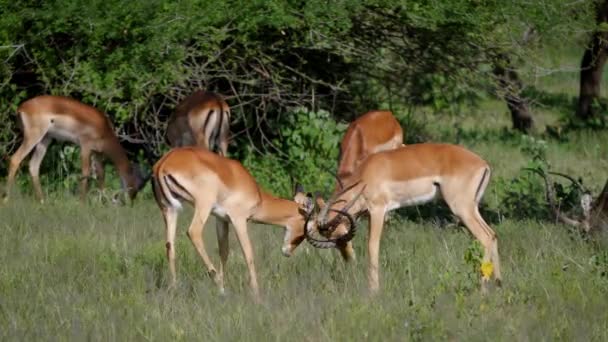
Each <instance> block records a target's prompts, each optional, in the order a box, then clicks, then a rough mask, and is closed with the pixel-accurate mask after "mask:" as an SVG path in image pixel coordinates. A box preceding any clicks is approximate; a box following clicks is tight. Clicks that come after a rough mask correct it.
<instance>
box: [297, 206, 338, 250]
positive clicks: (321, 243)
mask: <svg viewBox="0 0 608 342" xmlns="http://www.w3.org/2000/svg"><path fill="white" fill-rule="evenodd" d="M315 206H316V203H313V207H312V209H311V210H310V211H309V212H308V214H307V215H306V220H305V221H304V236H305V237H306V241H308V243H310V244H311V245H313V247H316V248H334V247H336V242H335V241H332V240H319V239H317V238H315V237H314V236H312V234H310V232H309V231H308V222H310V217H311V216H312V213H313V212H314V208H315Z"/></svg>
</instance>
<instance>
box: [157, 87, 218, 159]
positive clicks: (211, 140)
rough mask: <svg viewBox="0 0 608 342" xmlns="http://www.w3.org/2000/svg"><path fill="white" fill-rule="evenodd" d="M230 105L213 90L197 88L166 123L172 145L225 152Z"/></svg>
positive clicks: (178, 106) (168, 137) (179, 105)
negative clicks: (207, 90)
mask: <svg viewBox="0 0 608 342" xmlns="http://www.w3.org/2000/svg"><path fill="white" fill-rule="evenodd" d="M229 126H230V107H228V104H227V103H226V101H224V99H223V98H222V97H221V96H220V95H219V94H215V93H212V92H206V91H203V90H198V91H196V92H194V93H192V94H191V95H190V96H188V97H186V98H185V99H184V100H183V101H182V102H180V103H179V104H178V105H177V109H176V110H175V113H173V115H172V116H171V117H170V118H169V123H168V124H167V139H168V140H169V144H170V145H171V146H172V147H180V146H192V145H194V146H200V147H204V148H206V149H209V150H212V151H218V152H219V153H221V154H222V155H224V156H225V155H226V153H227V149H228V134H229V133H230V132H229V128H230V127H229Z"/></svg>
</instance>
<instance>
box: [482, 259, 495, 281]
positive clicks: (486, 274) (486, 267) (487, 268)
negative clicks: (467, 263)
mask: <svg viewBox="0 0 608 342" xmlns="http://www.w3.org/2000/svg"><path fill="white" fill-rule="evenodd" d="M479 270H480V271H481V277H482V278H483V279H485V280H490V277H491V276H492V272H494V265H493V264H492V263H491V262H490V261H484V262H482V263H481V267H480V268H479Z"/></svg>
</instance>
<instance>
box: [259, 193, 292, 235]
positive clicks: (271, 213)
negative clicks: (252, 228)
mask: <svg viewBox="0 0 608 342" xmlns="http://www.w3.org/2000/svg"><path fill="white" fill-rule="evenodd" d="M260 195H261V202H260V205H259V206H258V208H257V209H256V211H255V213H254V214H253V216H252V218H253V219H254V220H256V221H260V222H264V223H269V224H274V225H277V226H283V227H285V226H287V225H288V223H289V221H290V220H292V219H293V218H294V216H297V217H299V216H300V214H299V212H298V209H299V205H298V204H297V203H296V202H293V201H290V200H286V199H282V198H278V197H275V196H273V195H271V194H269V193H267V192H265V191H263V190H260Z"/></svg>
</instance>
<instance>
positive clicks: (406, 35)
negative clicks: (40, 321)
mask: <svg viewBox="0 0 608 342" xmlns="http://www.w3.org/2000/svg"><path fill="white" fill-rule="evenodd" d="M0 8H2V9H3V15H2V16H0V59H2V60H3V61H4V63H3V64H2V65H1V67H0V89H1V90H2V92H1V93H2V95H1V96H0V97H1V98H2V101H0V111H1V112H2V113H7V112H14V109H15V108H16V106H17V104H18V103H20V102H21V101H22V100H24V99H25V98H29V97H32V96H35V95H38V94H41V93H52V94H61V95H69V96H73V97H75V98H77V99H79V100H82V101H84V102H86V103H89V104H91V105H94V106H96V107H98V108H100V109H101V110H103V111H105V112H106V113H108V114H109V115H110V117H111V119H112V121H113V122H114V124H115V126H116V129H117V130H118V131H119V132H120V133H121V134H123V135H126V136H130V137H131V138H137V139H143V140H145V141H146V143H147V144H148V145H150V146H151V147H152V148H153V149H154V150H155V151H156V152H157V153H160V151H162V150H164V149H165V147H164V146H163V145H164V127H165V126H164V125H165V121H166V118H167V116H168V115H169V113H170V112H171V111H173V109H174V107H175V104H176V103H177V102H178V101H179V100H180V99H182V98H183V97H184V96H186V95H187V94H189V93H190V92H191V91H192V90H193V89H195V88H205V89H210V90H215V91H219V92H221V93H222V94H225V95H227V97H228V98H229V102H230V104H231V105H232V106H233V107H235V110H234V113H235V115H234V120H233V123H232V125H233V129H232V131H233V132H245V131H247V132H248V133H247V135H248V137H250V139H248V140H242V139H240V137H236V139H237V141H241V142H242V141H246V144H250V145H254V146H253V147H254V150H260V152H262V154H265V153H266V152H269V151H267V150H265V149H264V147H265V146H266V141H265V137H266V136H271V137H272V136H275V135H276V131H278V129H279V128H280V125H282V124H284V123H285V120H283V119H282V117H283V116H284V115H285V112H286V111H290V110H291V109H292V108H294V107H297V106H305V107H306V108H312V109H313V111H317V109H318V108H321V109H330V112H331V114H332V116H334V117H336V118H338V119H339V118H352V117H353V116H354V115H356V114H358V113H362V112H364V111H367V110H369V109H371V108H376V107H378V106H380V105H383V104H386V103H391V104H393V103H394V104H395V105H404V104H411V103H417V104H428V105H430V106H431V107H432V108H433V109H434V110H435V111H440V112H457V111H459V110H460V108H461V105H462V104H467V103H474V102H475V101H476V99H477V98H478V96H477V94H478V93H479V92H480V91H485V90H487V88H488V85H489V84H491V83H492V82H493V79H492V77H491V75H490V72H489V71H490V70H491V68H489V67H488V66H489V65H490V64H491V63H492V62H493V58H494V56H495V55H496V54H497V53H504V52H505V51H507V52H513V53H514V54H516V55H518V56H520V58H521V60H525V59H526V58H528V57H534V56H535V54H534V53H535V51H536V49H537V48H538V47H539V46H542V45H543V44H544V43H546V42H551V41H560V40H562V39H564V38H565V37H570V36H572V35H573V32H577V30H578V31H581V30H583V29H585V28H588V26H589V25H590V24H589V23H590V22H592V20H589V18H591V15H592V6H591V1H584V2H583V3H580V4H578V3H577V5H576V8H572V5H571V2H570V1H567V0H558V1H552V2H540V3H537V2H522V1H515V2H501V1H468V0H453V1H444V2H439V3H436V2H432V3H431V2H425V1H413V2H412V1H407V2H404V1H400V0H391V1H376V0H341V1H330V2H327V1H321V0H313V1H285V0H271V1H247V2H238V1H230V0H226V1H220V2H217V1H208V0H203V1H194V0H188V1H181V2H171V1H166V0H154V1H130V2H128V3H124V2H121V1H116V0H112V1H109V2H108V1H100V0H92V1H91V0H88V1H84V0H62V1H44V2H39V1H8V0H1V1H0ZM564 8H566V10H567V11H569V12H572V14H573V15H568V16H564V15H563V11H564ZM530 27H532V28H534V32H535V35H534V37H535V38H534V39H532V40H530V41H527V42H522V41H521V39H520V38H519V37H521V36H522V35H523V33H524V32H526V30H528V29H529V28H530ZM15 135H16V131H15V130H14V127H13V125H12V124H11V125H7V126H4V127H0V139H1V140H0V146H2V150H0V153H2V154H7V153H10V152H12V151H13V150H14V148H15V145H16V143H15V141H16V138H15ZM231 148H232V149H237V150H239V151H236V154H239V153H241V152H243V153H245V152H244V151H245V150H247V148H248V147H247V146H245V145H238V146H234V145H233V146H231ZM270 153H274V152H273V151H272V150H271V151H270Z"/></svg>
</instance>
